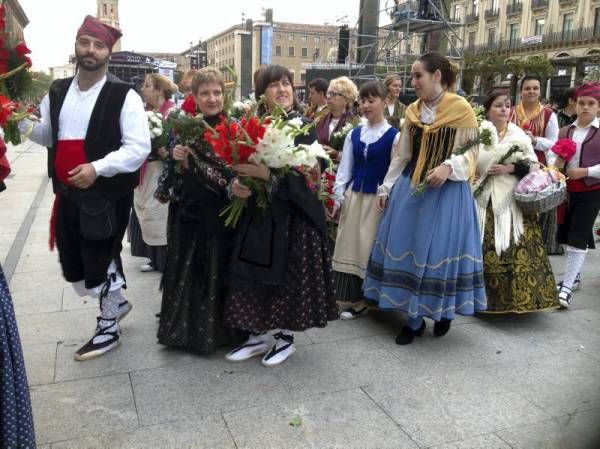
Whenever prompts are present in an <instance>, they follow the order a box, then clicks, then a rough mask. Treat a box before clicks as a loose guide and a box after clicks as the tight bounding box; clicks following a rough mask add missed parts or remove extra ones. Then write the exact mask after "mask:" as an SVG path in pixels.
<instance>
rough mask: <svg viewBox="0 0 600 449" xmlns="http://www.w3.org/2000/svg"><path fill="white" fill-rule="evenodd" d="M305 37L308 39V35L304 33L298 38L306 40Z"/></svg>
mask: <svg viewBox="0 0 600 449" xmlns="http://www.w3.org/2000/svg"><path fill="white" fill-rule="evenodd" d="M307 39H308V36H307V35H306V34H304V35H303V36H301V37H300V40H301V41H302V42H306V41H307Z"/></svg>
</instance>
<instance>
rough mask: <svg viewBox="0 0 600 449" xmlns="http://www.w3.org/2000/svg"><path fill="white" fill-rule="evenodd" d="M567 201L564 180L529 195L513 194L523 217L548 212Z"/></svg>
mask: <svg viewBox="0 0 600 449" xmlns="http://www.w3.org/2000/svg"><path fill="white" fill-rule="evenodd" d="M566 199H567V183H566V182H565V181H564V180H560V181H558V182H553V183H552V184H550V185H549V186H548V187H546V188H545V189H544V190H540V191H539V192H531V193H517V192H515V200H516V202H517V204H518V205H519V207H520V208H521V211H522V212H523V214H525V215H535V214H541V213H544V212H548V211H549V210H552V209H554V208H555V207H558V206H559V205H560V204H561V203H562V202H563V201H565V200H566Z"/></svg>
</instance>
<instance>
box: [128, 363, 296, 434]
mask: <svg viewBox="0 0 600 449" xmlns="http://www.w3.org/2000/svg"><path fill="white" fill-rule="evenodd" d="M131 379H132V382H133V388H134V392H135V398H136V404H137V410H138V415H139V417H140V422H141V424H142V425H151V424H159V423H164V422H170V421H177V420H180V419H188V418H190V417H194V416H196V417H197V416H203V415H208V414H211V413H217V412H223V411H230V410H238V409H246V408H249V407H254V406H257V405H261V404H264V405H266V404H270V405H272V404H278V403H282V402H284V403H287V402H290V401H291V397H290V395H289V393H288V391H287V389H286V388H285V386H284V385H283V383H282V382H281V380H280V378H279V376H277V375H276V373H275V372H274V370H272V369H268V368H265V367H264V366H262V365H261V364H260V358H255V359H251V360H248V361H246V362H243V363H228V362H226V361H225V360H223V353H217V354H215V355H212V356H205V357H203V358H202V359H201V360H199V361H196V362H194V363H192V364H187V365H184V366H174V367H166V368H158V369H151V370H146V371H137V372H134V373H132V374H131Z"/></svg>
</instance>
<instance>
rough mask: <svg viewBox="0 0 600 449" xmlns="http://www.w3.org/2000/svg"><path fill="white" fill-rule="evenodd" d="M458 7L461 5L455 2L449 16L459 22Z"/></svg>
mask: <svg viewBox="0 0 600 449" xmlns="http://www.w3.org/2000/svg"><path fill="white" fill-rule="evenodd" d="M460 8H461V5H458V4H456V5H454V6H453V7H452V18H451V20H452V21H454V22H460Z"/></svg>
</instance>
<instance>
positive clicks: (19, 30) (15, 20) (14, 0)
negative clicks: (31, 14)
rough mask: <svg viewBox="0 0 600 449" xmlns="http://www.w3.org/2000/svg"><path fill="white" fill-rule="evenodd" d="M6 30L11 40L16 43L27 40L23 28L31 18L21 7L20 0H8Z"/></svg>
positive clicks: (6, 4) (5, 4) (6, 3)
mask: <svg viewBox="0 0 600 449" xmlns="http://www.w3.org/2000/svg"><path fill="white" fill-rule="evenodd" d="M4 8H5V10H6V32H7V34H8V37H9V39H10V41H11V42H13V43H16V42H20V41H24V40H25V36H24V34H23V29H24V28H25V27H26V26H27V25H28V24H29V19H28V18H27V15H26V14H25V11H23V8H21V5H20V4H19V2H18V0H6V1H5V2H4Z"/></svg>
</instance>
